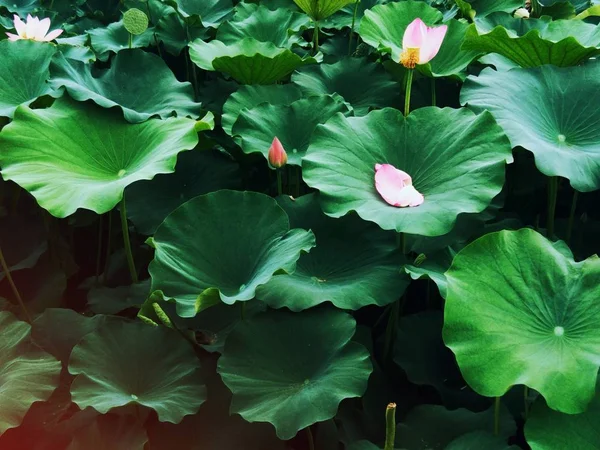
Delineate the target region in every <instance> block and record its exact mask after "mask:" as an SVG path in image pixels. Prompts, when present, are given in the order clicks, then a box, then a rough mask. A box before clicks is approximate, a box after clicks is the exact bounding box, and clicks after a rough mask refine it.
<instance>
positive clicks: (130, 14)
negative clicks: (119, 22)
mask: <svg viewBox="0 0 600 450" xmlns="http://www.w3.org/2000/svg"><path fill="white" fill-rule="evenodd" d="M123 26H124V27H125V29H126V30H127V31H129V32H130V33H131V34H133V35H134V36H138V35H140V34H142V33H143V32H144V31H146V30H147V29H148V16H147V15H146V14H145V13H144V11H140V10H139V9H137V8H131V9H129V10H127V11H125V13H124V14H123Z"/></svg>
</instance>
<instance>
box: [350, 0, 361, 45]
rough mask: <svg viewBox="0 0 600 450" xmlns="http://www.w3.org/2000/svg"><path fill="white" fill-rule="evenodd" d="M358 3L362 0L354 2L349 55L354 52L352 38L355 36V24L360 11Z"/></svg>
mask: <svg viewBox="0 0 600 450" xmlns="http://www.w3.org/2000/svg"><path fill="white" fill-rule="evenodd" d="M358 5H360V0H356V3H355V4H354V13H353V14H352V26H351V27H350V38H349V39H348V56H350V55H351V54H352V38H353V37H354V25H355V24H356V14H357V13H358Z"/></svg>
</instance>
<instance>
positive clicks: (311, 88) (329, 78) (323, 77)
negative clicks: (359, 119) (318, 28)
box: [292, 58, 401, 116]
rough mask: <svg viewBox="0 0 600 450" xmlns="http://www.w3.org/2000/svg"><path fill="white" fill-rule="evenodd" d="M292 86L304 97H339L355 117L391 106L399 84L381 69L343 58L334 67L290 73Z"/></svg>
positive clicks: (378, 66) (397, 93) (372, 64)
mask: <svg viewBox="0 0 600 450" xmlns="http://www.w3.org/2000/svg"><path fill="white" fill-rule="evenodd" d="M292 83H294V84H296V85H298V86H300V88H301V89H302V92H303V93H304V95H307V96H308V95H319V94H339V95H341V96H342V97H343V98H344V100H346V101H347V102H348V103H350V104H351V105H352V108H353V109H354V112H355V113H356V115H359V116H364V115H365V114H367V113H368V112H369V109H371V108H383V107H385V106H393V103H394V100H395V99H398V97H399V94H400V91H401V89H400V85H399V84H398V83H396V82H395V81H394V79H393V78H392V76H391V75H390V74H389V73H388V72H386V71H385V69H384V68H383V66H381V65H379V64H375V63H371V62H369V61H367V60H366V59H364V58H345V59H343V60H341V61H339V62H337V63H335V64H319V65H314V66H305V67H301V68H300V69H298V70H297V71H296V72H294V73H293V74H292Z"/></svg>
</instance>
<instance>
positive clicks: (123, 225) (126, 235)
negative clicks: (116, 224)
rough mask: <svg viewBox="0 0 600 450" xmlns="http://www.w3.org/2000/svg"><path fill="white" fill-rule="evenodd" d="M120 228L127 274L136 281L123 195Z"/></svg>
mask: <svg viewBox="0 0 600 450" xmlns="http://www.w3.org/2000/svg"><path fill="white" fill-rule="evenodd" d="M121 229H122V230H123V246H124V247H125V255H126V256H127V265H128V266H129V274H130V275H131V281H132V282H133V283H137V282H138V276H137V270H135V262H134V260H133V253H132V251H131V241H130V240H129V227H128V225H127V208H126V205H125V196H123V199H122V200H121Z"/></svg>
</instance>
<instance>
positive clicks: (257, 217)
mask: <svg viewBox="0 0 600 450" xmlns="http://www.w3.org/2000/svg"><path fill="white" fill-rule="evenodd" d="M314 241H315V238H314V235H313V234H312V232H310V231H305V230H302V229H291V230H290V223H289V220H288V218H287V215H286V214H285V211H284V210H283V209H282V208H281V207H280V206H279V205H277V202H276V201H275V200H274V199H272V198H270V197H268V196H266V195H264V194H260V193H256V192H236V191H228V190H222V191H218V192H213V193H210V194H207V195H201V196H199V197H196V198H193V199H192V200H189V201H188V202H186V203H184V204H183V205H181V206H180V207H179V208H177V209H176V210H175V211H173V212H172V213H171V214H170V215H169V216H168V217H167V218H166V219H165V221H164V222H163V223H162V224H161V225H160V227H158V230H156V234H155V235H154V245H155V248H156V253H155V256H154V260H153V261H152V262H151V263H150V267H149V272H150V275H151V276H152V291H158V290H160V291H162V292H163V293H164V295H165V296H166V298H170V299H174V300H175V301H176V302H177V314H178V315H180V316H181V317H193V316H194V315H195V314H196V312H197V307H198V306H199V305H200V304H201V302H202V301H203V300H204V299H208V298H214V296H217V295H218V296H219V297H220V299H221V300H222V301H223V302H225V303H227V304H233V303H234V302H236V301H247V300H251V299H252V298H253V297H254V293H255V290H256V288H257V287H258V286H260V285H261V284H265V283H266V282H268V281H269V280H270V279H271V277H272V276H273V274H274V273H275V272H278V271H281V270H283V271H285V272H292V271H293V270H294V269H295V266H296V261H297V260H298V258H299V257H300V253H301V252H302V251H305V252H307V251H309V250H310V249H311V248H312V247H314Z"/></svg>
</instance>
